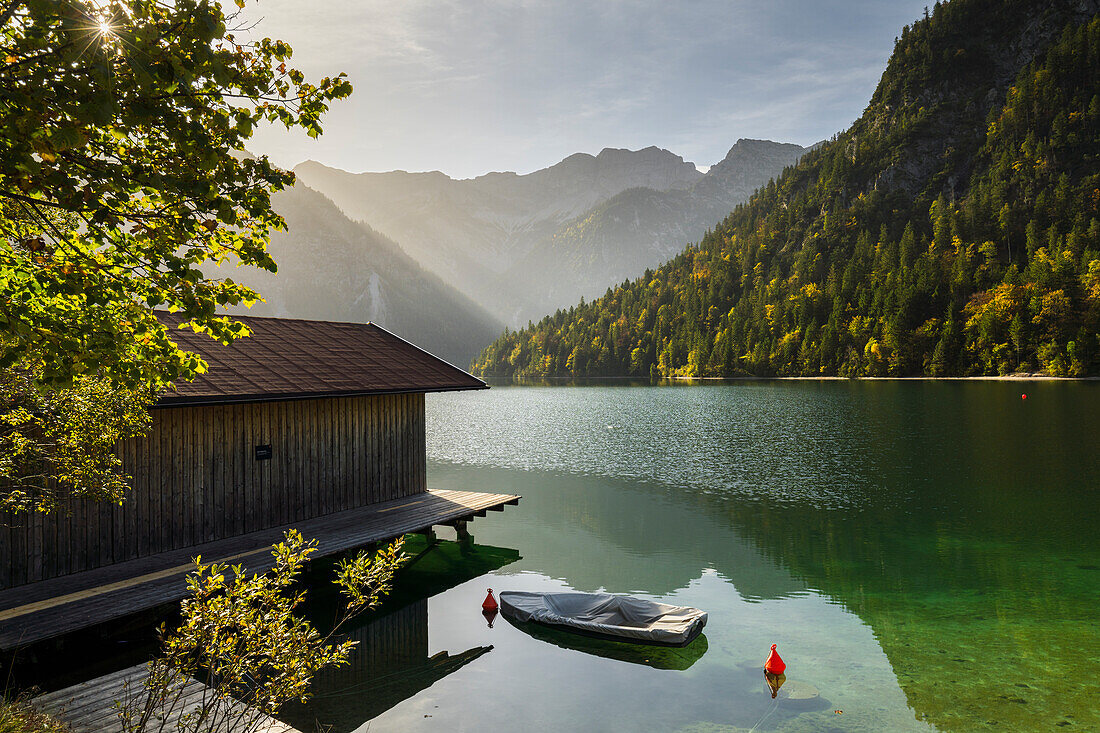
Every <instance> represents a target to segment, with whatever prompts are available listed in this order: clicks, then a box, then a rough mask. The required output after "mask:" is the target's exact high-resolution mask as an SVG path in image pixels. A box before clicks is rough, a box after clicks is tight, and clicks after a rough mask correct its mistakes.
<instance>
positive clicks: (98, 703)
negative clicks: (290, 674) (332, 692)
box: [31, 664, 300, 733]
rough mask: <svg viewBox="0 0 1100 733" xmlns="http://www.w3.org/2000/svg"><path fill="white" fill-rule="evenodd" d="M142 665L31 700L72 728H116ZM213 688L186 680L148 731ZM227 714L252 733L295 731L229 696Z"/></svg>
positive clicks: (197, 704) (204, 699)
mask: <svg viewBox="0 0 1100 733" xmlns="http://www.w3.org/2000/svg"><path fill="white" fill-rule="evenodd" d="M147 677H148V668H147V667H146V665H144V664H139V665H137V666H135V667H130V668H128V669H124V670H121V671H119V672H115V673H114V674H109V675H104V676H103V677H99V678H97V679H94V680H89V681H87V682H81V683H80V684H78V685H73V686H72V687H66V688H65V689H64V690H58V691H56V692H50V693H47V694H45V695H39V696H38V697H35V698H33V699H32V700H31V705H33V706H34V707H35V708H37V709H38V710H40V711H42V712H44V713H46V714H47V715H49V716H50V717H52V718H54V719H55V720H59V721H61V722H63V723H65V724H66V725H67V726H68V727H69V728H70V729H71V730H72V731H73V733H122V730H123V718H122V715H121V710H120V705H121V706H125V705H127V704H130V701H140V699H141V698H142V696H143V693H144V685H145V680H146V678H147ZM217 694H218V693H217V691H216V690H213V689H211V688H210V687H207V686H206V685H204V684H202V683H201V682H199V681H198V680H195V679H187V680H186V681H185V682H184V683H183V684H182V685H180V686H179V687H178V688H176V689H175V690H174V691H173V694H172V695H170V698H171V699H172V700H173V702H174V703H175V704H174V705H172V708H171V709H169V710H162V711H156V712H157V713H158V715H157V716H155V717H154V718H152V719H151V722H150V724H149V726H148V728H147V730H149V731H150V732H152V731H173V732H175V731H177V723H178V722H179V720H180V718H181V717H183V716H184V715H187V714H189V713H192V712H194V711H196V710H198V709H200V708H201V707H202V706H203V705H204V704H207V705H209V704H210V703H211V701H212V700H213V699H214V696H216V695H217ZM229 704H230V705H231V706H232V708H231V713H230V715H231V716H232V719H234V720H237V719H240V720H242V721H244V720H247V721H248V723H249V726H248V729H249V730H250V731H252V733H300V731H298V729H296V728H292V727H290V726H289V725H287V724H286V723H283V722H281V721H279V720H276V719H275V718H272V717H270V716H268V715H264V714H263V713H261V712H259V711H258V710H255V709H253V710H249V709H248V708H246V707H245V706H244V703H242V702H239V701H236V700H232V699H231V700H230V703H229Z"/></svg>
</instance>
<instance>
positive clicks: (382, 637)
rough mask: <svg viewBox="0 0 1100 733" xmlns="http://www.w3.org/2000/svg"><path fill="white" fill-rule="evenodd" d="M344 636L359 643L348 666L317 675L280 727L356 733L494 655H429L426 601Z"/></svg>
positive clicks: (485, 649) (480, 649)
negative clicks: (304, 697) (308, 695)
mask: <svg viewBox="0 0 1100 733" xmlns="http://www.w3.org/2000/svg"><path fill="white" fill-rule="evenodd" d="M348 636H349V637H350V638H352V639H354V640H356V641H358V642H359V646H358V648H357V649H356V651H355V653H354V654H353V655H352V659H351V663H350V664H348V665H346V666H343V667H336V668H331V669H327V670H324V671H322V672H321V673H320V674H318V675H317V677H315V678H314V682H313V685H312V687H311V690H312V691H313V697H312V698H311V699H310V701H309V702H308V703H307V704H305V705H301V704H295V705H289V706H287V707H286V708H285V709H284V710H283V711H282V712H281V713H280V714H279V718H280V719H281V720H282V721H283V722H285V723H288V724H290V725H292V726H293V727H295V728H297V729H299V730H317V729H320V730H328V731H332V733H347V732H350V731H353V730H356V729H357V728H359V726H361V725H362V724H363V723H365V722H366V721H369V720H371V719H372V718H375V717H377V716H378V715H381V714H382V713H384V712H385V711H387V710H389V709H390V708H392V707H393V706H394V705H397V704H399V703H400V702H402V701H403V700H407V699H408V698H410V697H412V696H414V695H416V694H417V693H419V692H420V691H422V690H425V689H427V688H428V687H431V686H432V685H433V684H435V683H436V682H438V681H439V680H441V679H443V678H444V677H446V676H447V675H449V674H453V673H454V672H456V671H458V670H459V669H461V668H462V667H464V666H465V665H467V664H470V663H471V662H473V661H474V660H476V659H477V658H478V657H480V656H482V655H484V654H487V653H489V652H490V651H492V649H493V647H492V646H474V647H471V648H469V649H467V650H465V651H461V652H457V653H454V654H451V653H449V652H446V651H441V652H438V653H436V654H431V655H429V653H428V601H427V600H426V599H421V600H419V601H414V602H413V603H410V604H409V605H408V606H405V607H404V608H402V609H399V610H396V611H393V612H391V613H389V614H386V615H384V616H382V617H381V618H374V619H372V620H371V621H370V622H369V623H367V624H364V625H363V626H361V627H360V628H358V629H355V630H354V631H352V632H351V633H350V634H348Z"/></svg>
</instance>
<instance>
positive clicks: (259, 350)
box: [157, 313, 487, 407]
mask: <svg viewBox="0 0 1100 733" xmlns="http://www.w3.org/2000/svg"><path fill="white" fill-rule="evenodd" d="M157 317H158V318H159V319H160V321H161V323H163V324H165V325H166V326H168V328H169V336H170V337H171V339H172V340H173V341H175V342H176V343H177V344H178V345H179V347H180V348H181V349H184V350H186V351H194V352H197V353H199V354H201V355H202V357H203V359H205V360H206V362H207V364H209V366H210V369H209V371H208V372H207V373H206V374H202V375H199V376H198V377H196V378H195V380H194V381H193V382H184V381H180V382H179V383H177V384H176V390H175V391H169V392H167V393H166V394H165V395H164V396H162V397H161V399H160V401H159V402H158V403H157V404H158V406H163V407H169V406H174V405H195V404H207V403H226V402H257V401H271V400H288V399H304V398H308V397H336V396H348V395H362V394H393V393H402V392H449V391H455V390H463V389H486V388H487V386H486V384H485V383H484V382H482V381H481V380H480V379H478V378H476V377H474V376H471V375H469V374H467V373H466V372H464V371H462V370H461V369H459V368H458V367H455V366H452V365H450V364H448V363H447V362H445V361H443V360H442V359H439V358H438V357H435V356H432V355H431V354H429V353H428V352H427V351H424V350H423V349H420V348H417V347H416V346H413V345H412V344H410V343H409V342H408V341H405V340H404V339H402V338H400V337H398V336H396V335H394V334H392V333H390V332H389V331H387V330H386V329H384V328H382V327H381V326H377V325H375V324H373V323H333V322H331V321H299V320H292V319H289V318H259V317H256V316H236V320H239V321H241V322H243V323H245V324H246V325H247V326H248V327H249V328H250V329H252V335H251V336H249V337H248V338H244V339H238V340H236V341H234V342H233V343H232V344H230V345H229V346H223V345H222V344H220V343H218V342H217V341H214V340H213V339H211V338H210V337H209V336H207V335H206V334H200V333H195V332H194V331H192V330H191V329H189V328H188V329H182V330H181V329H177V326H178V325H179V324H180V323H181V322H182V320H183V319H182V318H181V317H180V316H179V315H178V314H172V313H157Z"/></svg>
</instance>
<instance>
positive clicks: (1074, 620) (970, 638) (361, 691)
mask: <svg viewBox="0 0 1100 733" xmlns="http://www.w3.org/2000/svg"><path fill="white" fill-rule="evenodd" d="M1025 392H1026V394H1027V399H1026V400H1025V399H1021V393H1025ZM427 400H428V402H427V410H428V435H427V440H428V452H429V480H430V481H429V483H430V485H431V486H433V487H437V488H451V489H464V490H473V491H500V492H513V493H518V494H522V495H523V500H522V501H521V503H520V505H519V507H518V508H510V509H509V510H508V511H507V512H505V513H504V514H490V515H489V516H488V517H487V518H485V519H478V520H477V521H475V522H474V523H473V524H472V525H471V531H472V533H473V535H474V544H473V546H469V545H462V546H459V545H458V544H454V543H451V544H447V545H446V546H445V547H443V548H441V549H437V550H433V551H432V552H429V553H427V554H426V555H424V556H423V558H422V559H421V560H419V561H418V563H417V564H415V565H414V566H413V567H411V568H410V569H409V571H408V573H406V574H405V575H404V576H403V577H402V578H401V579H400V580H399V582H398V586H397V588H396V589H395V597H394V599H393V600H392V601H391V602H390V604H389V605H388V608H387V610H386V612H385V613H384V614H382V617H381V618H379V619H378V620H375V621H373V622H371V623H369V624H364V625H363V626H362V627H361V628H360V629H359V630H358V632H357V633H358V634H359V638H361V639H362V640H363V641H364V642H365V646H364V650H363V652H362V659H361V660H360V661H359V662H358V663H357V664H356V665H353V668H352V669H350V670H345V671H344V672H343V673H341V674H338V675H336V674H334V675H329V676H328V677H326V678H323V679H321V680H319V681H318V686H317V695H318V696H317V699H316V700H315V701H314V702H313V703H312V704H311V705H310V706H309V707H308V708H307V709H305V710H298V711H296V713H295V715H294V716H293V717H295V719H296V720H298V721H302V720H308V719H310V718H311V716H312V717H313V718H320V719H321V720H322V722H328V723H330V724H333V729H334V730H337V731H338V730H355V729H358V730H361V731H367V730H369V731H371V733H380V732H382V731H419V730H425V731H427V730H433V731H434V730H446V731H471V732H474V731H476V732H478V733H481V732H483V731H487V730H506V729H510V730H562V731H572V730H584V731H642V730H644V731H678V732H680V733H725V732H732V731H751V730H768V731H884V730H889V731H927V730H944V731H969V730H981V729H990V730H1062V729H1065V730H1100V623H1098V622H1100V533H1098V532H1097V520H1098V518H1100V485H1098V484H1100V451H1098V448H1100V442H1098V436H1100V384H1096V383H1060V382H1041V383H1038V382H1019V383H1017V382H961V381H959V382H891V381H874V382H847V381H831V382H813V381H790V382H744V383H729V384H713V385H710V384H708V385H691V386H686V385H685V386H660V387H639V386H614V385H611V386H607V385H603V386H601V385H596V386H571V387H494V388H493V389H492V390H489V391H486V392H478V393H455V394H441V395H429V396H428V398H427ZM452 536H453V535H452ZM410 549H411V550H413V551H417V550H419V549H420V548H418V547H416V546H415V545H410ZM433 555H434V557H433ZM488 587H492V588H493V589H494V590H497V591H499V590H539V591H551V590H565V589H576V590H581V591H597V590H606V591H610V592H613V593H629V594H633V595H637V596H642V597H645V598H651V599H655V600H661V601H666V602H670V603H674V604H681V605H691V606H696V607H699V608H702V609H704V610H706V611H708V612H709V614H710V618H709V623H708V625H707V627H706V629H705V632H704V635H703V637H700V639H698V640H697V641H696V642H695V643H694V644H693V645H691V646H689V647H687V648H686V649H683V650H672V651H670V650H662V649H655V648H652V647H631V646H629V645H621V644H611V643H605V642H594V641H589V640H584V639H581V638H578V637H571V636H568V635H564V634H554V633H546V632H538V630H537V628H536V629H534V630H532V629H527V630H523V629H519V628H516V627H515V626H513V625H512V624H510V623H509V622H508V621H506V620H504V619H503V618H499V617H498V618H497V619H496V620H495V622H494V623H493V625H492V627H491V628H490V627H489V625H488V624H487V622H486V619H485V618H483V616H482V614H481V608H480V604H481V601H482V599H483V598H484V596H485V591H486V588H488ZM771 644H778V648H779V651H780V653H781V654H782V655H783V657H784V659H785V660H786V662H787V665H788V669H787V673H786V677H787V682H786V683H785V685H784V688H781V689H780V695H779V697H778V698H777V699H775V700H773V699H772V697H771V694H770V693H769V689H768V687H767V685H766V683H765V681H764V679H763V676H762V673H761V669H762V666H763V663H764V660H765V658H766V656H767V653H768V649H769V647H770V645H771ZM785 690H786V691H785ZM788 693H789V694H788ZM368 721H369V722H368Z"/></svg>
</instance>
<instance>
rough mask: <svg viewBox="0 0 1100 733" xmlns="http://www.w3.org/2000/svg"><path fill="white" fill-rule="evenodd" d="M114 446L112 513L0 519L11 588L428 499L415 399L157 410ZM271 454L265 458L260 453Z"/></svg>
mask: <svg viewBox="0 0 1100 733" xmlns="http://www.w3.org/2000/svg"><path fill="white" fill-rule="evenodd" d="M152 417H153V425H152V429H151V430H150V431H149V433H148V435H147V436H146V437H144V438H141V439H135V440H129V441H126V442H124V443H123V444H121V446H120V449H119V450H120V455H121V457H122V459H123V463H124V466H125V471H126V472H127V473H129V474H130V475H131V476H133V478H134V481H133V488H132V490H131V491H130V492H129V494H128V497H127V500H126V502H125V504H124V505H123V506H121V507H117V506H113V505H106V504H103V503H97V502H89V501H84V502H77V503H75V504H74V505H72V507H71V512H70V513H68V514H67V515H66V514H65V513H63V512H58V513H54V514H50V515H31V516H27V515H25V514H24V515H8V516H7V517H6V518H5V520H4V521H3V522H2V524H3V526H0V587H12V586H17V585H22V584H25V583H30V582H34V581H38V580H45V579H48V578H55V577H59V576H63V575H67V574H69V573H74V572H79V571H82V570H89V569H92V568H96V567H102V566H104V565H110V564H112V563H117V562H122V561H125V560H132V559H135V558H139V557H144V556H147V555H154V554H157V553H160V552H166V551H168V550H174V549H181V548H186V547H191V546H194V545H198V544H202V543H203V542H211V541H215V540H220V539H225V538H228V537H232V536H236V535H241V534H244V533H247V532H253V531H257V530H261V529H268V528H271V527H277V526H280V525H284V524H290V523H293V522H297V521H301V520H305V519H310V518H314V517H319V516H323V515H326V514H331V513H333V512H339V511H342V510H345V509H352V508H355V507H359V506H363V505H365V504H370V503H374V502H379V501H386V500H390V499H395V498H400V497H403V496H408V495H410V494H415V493H420V492H423V491H426V490H427V471H426V465H425V460H426V456H425V437H424V394H423V393H410V394H375V395H365V396H349V397H330V398H323V399H297V400H283V401H264V402H250V403H243V404H214V405H196V406H188V407H163V408H158V409H155V410H153V412H152ZM263 446H270V456H271V457H270V458H267V459H265V458H259V457H258V451H259V454H260V455H263V453H264V449H263V448H262V447H263Z"/></svg>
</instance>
